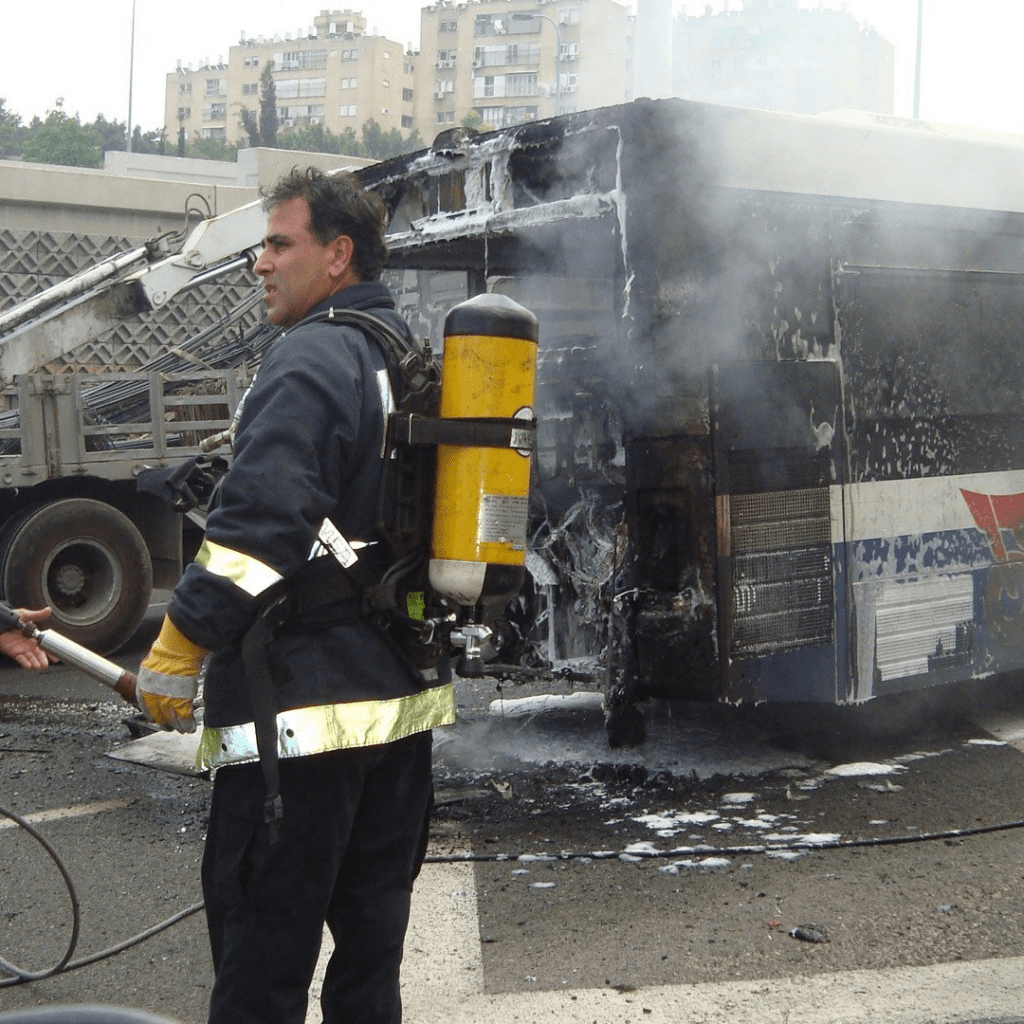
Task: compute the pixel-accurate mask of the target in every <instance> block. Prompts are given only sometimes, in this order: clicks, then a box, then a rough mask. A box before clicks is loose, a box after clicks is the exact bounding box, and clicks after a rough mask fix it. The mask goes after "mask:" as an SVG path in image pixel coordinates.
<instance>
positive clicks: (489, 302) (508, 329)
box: [444, 292, 540, 342]
mask: <svg viewBox="0 0 1024 1024" xmlns="http://www.w3.org/2000/svg"><path fill="white" fill-rule="evenodd" d="M458 334H470V335H480V336H481V337H495V336H496V337H500V338H521V339H522V340H524V341H532V342H536V341H537V339H538V338H539V337H540V332H539V330H538V329H537V318H536V317H535V316H534V315H533V313H531V312H530V311H529V310H528V309H527V308H526V307H525V306H520V305H519V303H518V302H515V301H514V300H513V299H510V298H509V297H508V296H507V295H497V294H495V293H493V292H488V293H486V294H484V295H475V296H474V297H473V298H471V299H467V300H466V301H465V302H460V303H459V304H458V305H457V306H453V307H452V308H451V309H450V310H449V311H448V315H447V316H446V317H445V318H444V336H445V337H446V338H450V337H452V336H454V335H458Z"/></svg>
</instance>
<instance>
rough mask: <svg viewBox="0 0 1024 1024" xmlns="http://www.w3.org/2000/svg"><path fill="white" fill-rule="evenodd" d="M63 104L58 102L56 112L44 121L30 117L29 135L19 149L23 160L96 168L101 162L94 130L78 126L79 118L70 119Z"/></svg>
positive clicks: (89, 127) (60, 101)
mask: <svg viewBox="0 0 1024 1024" xmlns="http://www.w3.org/2000/svg"><path fill="white" fill-rule="evenodd" d="M63 106H64V101H63V100H62V99H58V100H57V109H56V110H51V111H50V112H49V113H48V114H47V115H46V120H45V121H40V120H39V118H38V117H34V118H32V123H31V124H30V125H29V135H28V138H27V139H26V140H25V145H24V146H23V147H22V150H21V155H22V158H23V159H25V160H28V161H30V162H32V163H38V164H59V165H60V166H62V167H99V166H100V165H101V164H102V163H103V152H102V150H101V149H100V145H99V138H98V136H97V133H96V130H95V129H94V128H93V127H92V126H91V125H85V126H83V125H82V124H80V123H79V120H78V115H77V114H76V115H75V116H74V117H69V116H68V115H67V114H65V113H64V110H63Z"/></svg>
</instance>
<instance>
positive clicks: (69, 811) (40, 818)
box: [0, 799, 132, 829]
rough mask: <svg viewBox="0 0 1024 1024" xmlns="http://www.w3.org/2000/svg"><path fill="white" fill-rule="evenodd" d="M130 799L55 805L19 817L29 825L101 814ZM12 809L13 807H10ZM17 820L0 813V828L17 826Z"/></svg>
mask: <svg viewBox="0 0 1024 1024" xmlns="http://www.w3.org/2000/svg"><path fill="white" fill-rule="evenodd" d="M130 803H132V801H131V800H128V799H123V800H102V801H100V802H98V803H95V804H76V805H75V806H74V807H57V808H54V809H53V810H52V811H36V812H35V814H23V815H22V816H21V817H22V818H24V819H25V821H27V822H28V823H29V824H30V825H37V824H39V823H40V822H44V821H63V820H64V819H65V818H81V817H83V816H85V815H87V814H103V813H104V812H105V811H117V810H120V809H121V808H122V807H127V806H128V805H129V804H130ZM12 810H13V808H12ZM17 827H19V826H18V824H17V822H14V821H12V820H11V819H10V818H5V817H4V816H3V815H0V829H4V828H17Z"/></svg>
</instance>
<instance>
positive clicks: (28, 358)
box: [0, 200, 266, 384]
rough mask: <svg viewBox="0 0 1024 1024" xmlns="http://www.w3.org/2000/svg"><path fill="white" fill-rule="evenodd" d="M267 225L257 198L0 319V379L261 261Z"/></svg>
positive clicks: (126, 255)
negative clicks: (169, 251) (175, 246)
mask: <svg viewBox="0 0 1024 1024" xmlns="http://www.w3.org/2000/svg"><path fill="white" fill-rule="evenodd" d="M265 226H266V215H265V213H264V210H263V204H262V203H261V202H260V201H259V200H257V201H255V202H252V203H247V204H246V205H245V206H240V207H238V208H237V209H235V210H230V211H228V212H227V213H223V214H220V215H219V216H217V217H211V218H208V219H207V220H204V221H201V222H200V223H199V224H197V225H196V227H195V228H194V229H193V230H192V233H191V234H190V235H189V236H188V238H187V239H186V240H185V243H184V244H183V245H182V247H181V250H180V251H179V252H177V253H175V254H173V255H166V254H165V253H166V250H164V251H163V252H161V247H160V245H159V244H158V243H157V242H154V243H151V244H149V245H145V246H141V247H139V248H137V249H132V250H129V251H127V252H124V253H119V254H117V255H116V256H113V257H111V258H110V259H107V260H104V261H103V262H102V263H99V264H97V265H96V266H94V267H90V268H89V269H87V270H85V271H83V272H82V273H80V274H77V275H75V276H74V277H72V278H69V279H68V280H66V281H61V282H60V283H59V284H56V285H54V286H53V287H52V288H48V289H46V290H45V291H43V292H41V293H40V294H39V295H36V296H33V297H32V298H31V299H28V300H26V301H25V302H23V303H20V304H19V305H17V306H15V307H14V308H13V309H11V310H9V311H8V312H6V313H4V314H3V315H0V381H2V382H3V383H4V384H7V383H10V382H11V381H12V380H13V378H14V377H15V376H17V375H18V374H23V373H30V372H32V371H33V370H37V369H39V367H40V366H44V365H45V364H46V363H48V362H51V361H52V360H54V359H57V358H59V357H60V356H63V355H66V354H67V353H68V352H71V351H73V350H74V349H76V348H78V347H79V346H80V345H82V344H84V343H85V342H87V341H89V340H91V339H92V338H95V337H97V336H98V335H100V334H102V333H103V332H104V331H107V330H110V329H111V328H113V327H115V326H116V325H117V323H118V322H119V321H121V320H124V319H126V318H128V317H131V316H137V315H138V314H139V313H145V312H148V311H150V310H156V309H159V308H161V307H162V306H164V305H166V304H167V302H169V301H170V300H171V298H173V297H174V296H175V295H177V294H178V293H179V292H182V291H184V290H185V289H186V288H192V287H195V286H196V285H197V284H202V283H203V282H204V281H209V280H212V279H214V278H216V277H219V276H221V275H222V274H225V273H227V272H228V271H231V270H235V269H237V268H239V267H250V268H251V267H252V266H254V265H255V263H256V260H257V259H258V258H259V252H260V250H261V248H262V243H261V239H262V237H263V232H264V229H265Z"/></svg>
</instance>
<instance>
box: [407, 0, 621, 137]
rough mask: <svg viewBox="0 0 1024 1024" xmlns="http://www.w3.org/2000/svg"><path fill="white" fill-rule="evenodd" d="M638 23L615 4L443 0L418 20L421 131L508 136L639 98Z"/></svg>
mask: <svg viewBox="0 0 1024 1024" xmlns="http://www.w3.org/2000/svg"><path fill="white" fill-rule="evenodd" d="M634 28H635V26H634V19H633V18H632V17H631V14H630V11H629V8H628V7H627V6H625V5H624V4H621V3H618V2H616V0H541V2H540V3H538V2H536V0H468V2H452V0H439V2H438V3H435V4H432V5H429V6H427V7H424V8H423V9H422V12H421V17H420V59H419V61H418V63H417V66H416V114H415V117H416V126H417V128H418V129H419V132H420V135H422V136H423V138H424V139H428V140H429V139H432V138H433V137H434V136H435V135H437V134H438V132H441V131H444V130H445V129H447V128H452V127H454V126H456V125H458V124H461V123H462V121H463V119H464V118H465V117H466V115H467V114H469V113H471V112H475V113H476V114H477V115H479V117H480V119H481V120H482V122H483V124H484V125H488V126H490V127H492V128H503V127H505V126H507V125H513V124H521V123H523V122H526V121H533V120H536V119H537V118H544V117H551V116H553V115H555V114H561V113H571V112H572V111H574V110H586V109H589V108H591V107H600V106H606V105H609V104H613V103H622V102H625V101H628V100H631V99H632V98H633V93H632V85H633V74H634V71H633V60H634V56H633V45H634V37H635V32H634Z"/></svg>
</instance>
